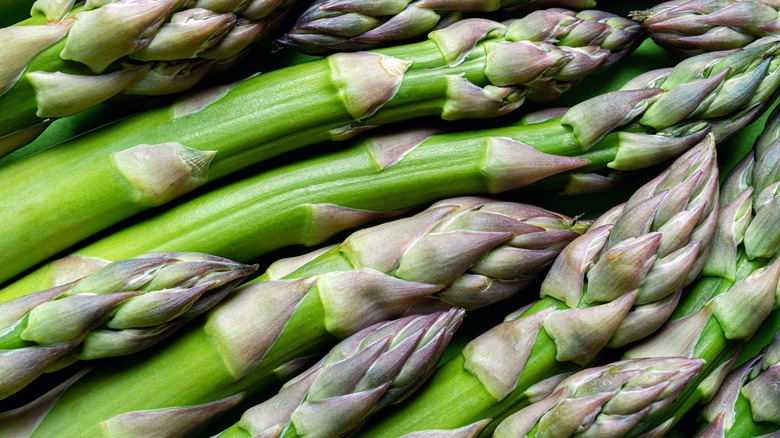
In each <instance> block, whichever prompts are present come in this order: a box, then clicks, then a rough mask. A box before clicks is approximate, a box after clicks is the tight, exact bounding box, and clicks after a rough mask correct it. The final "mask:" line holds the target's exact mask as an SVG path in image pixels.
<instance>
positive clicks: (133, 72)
mask: <svg viewBox="0 0 780 438" xmlns="http://www.w3.org/2000/svg"><path fill="white" fill-rule="evenodd" d="M294 3H295V2H294V0H251V1H223V2H210V1H208V0H201V1H193V2H191V3H189V2H182V1H179V0H119V1H114V2H108V1H99V0H98V1H96V0H87V1H86V2H80V3H79V4H78V5H76V2H75V0H70V1H68V0H65V1H62V0H38V1H36V2H35V4H34V5H33V8H32V12H33V16H32V17H31V18H29V19H27V20H24V21H22V22H20V23H18V24H17V25H15V26H10V27H5V28H2V29H0V58H2V59H3V61H4V62H3V64H2V66H0V156H2V155H5V154H7V153H9V152H11V151H13V150H14V149H16V148H18V147H20V146H23V145H25V144H27V143H29V142H30V141H31V140H32V139H34V138H35V137H36V136H37V135H38V134H39V133H40V132H41V131H42V130H43V129H45V127H46V125H47V124H48V122H50V121H51V119H54V118H58V117H65V116H70V115H73V114H76V113H78V112H80V111H83V110H85V109H87V108H89V107H91V106H93V105H96V104H98V103H100V102H103V101H106V100H107V99H110V98H112V97H114V96H117V95H120V94H121V95H142V96H156V95H162V94H172V93H179V92H182V91H184V90H186V89H188V88H191V87H192V86H193V85H195V84H196V83H197V82H198V81H200V80H201V79H202V78H203V77H204V76H205V75H206V74H207V73H209V72H210V71H215V72H216V71H220V70H224V69H226V68H229V67H231V66H232V65H234V64H236V63H238V61H239V60H240V59H241V58H242V57H245V56H246V54H247V53H248V51H249V47H250V46H251V45H252V44H254V43H256V42H258V41H260V40H262V39H264V38H266V37H267V36H268V35H269V34H270V33H271V32H273V31H274V30H275V29H276V28H277V27H278V26H279V25H280V24H281V21H282V19H283V18H284V17H285V15H286V14H287V13H288V12H289V11H290V10H291V9H292V6H293V5H294ZM109 29H110V30H109Z"/></svg>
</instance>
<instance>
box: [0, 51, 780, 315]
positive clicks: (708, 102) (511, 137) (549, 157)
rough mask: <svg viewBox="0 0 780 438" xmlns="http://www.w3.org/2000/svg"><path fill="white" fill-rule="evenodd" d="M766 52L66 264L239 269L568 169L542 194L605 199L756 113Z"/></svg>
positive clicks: (156, 229)
mask: <svg viewBox="0 0 780 438" xmlns="http://www.w3.org/2000/svg"><path fill="white" fill-rule="evenodd" d="M776 51H777V47H775V46H764V47H762V48H755V49H749V50H745V51H739V52H736V53H731V54H721V55H720V56H716V55H711V56H710V57H707V58H705V57H702V58H694V59H691V60H689V61H686V62H684V63H681V64H680V65H679V66H678V67H675V68H674V69H672V70H671V71H669V70H659V71H655V72H653V73H649V74H648V75H647V76H643V77H640V78H638V79H637V81H634V82H633V83H630V84H628V85H629V86H631V87H633V89H631V90H629V89H626V90H623V91H617V92H611V93H607V94H604V95H601V96H598V97H596V98H593V99H590V100H587V101H585V102H582V103H581V104H578V105H576V106H574V107H572V108H571V109H569V110H562V111H560V112H556V113H550V112H544V111H543V112H540V113H534V114H530V115H528V116H527V117H526V118H524V119H523V120H521V121H520V122H519V123H516V124H514V125H510V126H506V127H503V128H495V129H486V130H481V131H471V132H461V133H449V134H436V132H437V130H435V129H415V130H410V131H407V132H403V133H399V134H394V135H387V134H385V135H381V136H375V137H369V138H368V139H366V140H364V141H362V142H360V143H358V144H356V145H354V146H353V147H352V148H351V149H348V150H346V151H344V152H340V153H334V154H330V155H325V156H323V157H321V158H317V159H312V160H309V161H306V162H302V163H297V164H294V165H289V166H286V167H283V168H281V169H278V170H274V171H271V172H267V173H265V174H261V175H258V176H255V177H251V178H248V179H246V180H244V181H241V182H238V183H234V184H232V185H229V186H226V187H223V188H220V189H217V190H214V191H211V192H209V193H207V194H205V195H202V196H200V197H198V198H195V199H192V200H190V201H188V202H186V203H182V204H180V205H178V206H176V207H174V208H171V209H170V210H167V211H165V212H163V213H161V214H159V215H157V216H155V217H153V218H150V219H148V220H146V221H143V222H140V223H138V224H137V225H133V226H130V227H128V228H125V229H124V230H122V231H119V232H117V233H114V234H112V235H110V236H108V237H106V238H103V239H101V240H99V241H97V242H96V243H94V244H91V245H89V246H87V247H85V248H81V249H80V250H78V251H77V252H76V253H75V254H74V255H77V256H79V257H84V256H87V257H100V258H106V259H109V260H117V259H120V258H128V257H134V256H136V255H138V254H142V253H144V252H150V251H171V250H177V251H178V250H187V251H200V252H206V253H212V254H219V255H221V256H223V257H228V258H231V259H233V260H240V261H250V260H253V259H255V258H257V257H259V256H260V255H262V254H263V253H264V252H267V251H269V250H272V249H276V248H279V247H281V246H284V245H290V244H305V245H312V244H316V243H318V242H321V241H323V240H325V239H326V238H328V237H330V236H331V235H332V234H334V233H336V232H338V231H341V230H344V229H346V228H349V227H354V226H357V225H359V224H361V223H364V222H366V221H368V220H371V219H376V218H378V217H382V215H387V214H390V213H391V212H392V211H394V210H396V211H397V210H401V209H405V208H410V207H412V206H415V205H420V204H424V203H428V202H434V201H435V200H437V199H442V198H445V197H448V196H458V195H467V194H477V193H486V192H487V193H498V192H502V191H506V190H511V189H515V188H518V187H522V186H525V185H527V184H529V183H532V182H534V181H538V180H539V179H540V178H543V177H547V176H549V175H554V174H556V173H560V172H564V171H567V170H571V169H576V170H575V172H577V173H576V174H575V175H573V176H566V177H561V178H559V179H557V180H555V181H553V180H552V179H548V180H547V181H546V183H547V184H549V185H553V184H554V185H555V186H556V187H559V188H562V189H563V190H564V191H565V192H567V193H580V192H585V191H588V190H591V189H593V187H598V186H601V185H607V186H609V185H610V180H609V178H608V177H605V176H603V175H601V174H600V173H603V172H604V170H605V169H615V170H620V171H628V170H634V169H641V168H645V167H647V166H651V165H654V164H658V163H660V162H663V161H664V160H668V159H670V158H673V157H675V156H677V155H678V154H681V153H682V152H684V151H685V150H687V149H689V148H691V147H692V146H693V145H695V144H697V143H698V142H700V141H701V140H702V139H703V138H704V136H705V134H706V133H707V132H709V131H712V132H713V134H714V135H715V136H716V139H717V140H718V141H720V140H723V139H725V138H726V137H728V136H729V135H730V134H732V133H734V132H736V131H737V130H739V129H740V128H742V127H743V126H745V125H747V124H748V123H749V122H750V121H752V120H753V119H754V118H755V117H756V116H757V115H759V114H761V112H762V111H763V108H764V107H765V104H766V102H767V101H768V100H769V98H770V96H772V95H773V94H774V93H775V91H776V89H777V87H778V83H780V72H778V71H777V63H778V60H777V59H776ZM655 87H660V88H655ZM743 90H747V92H748V93H747V94H743ZM746 95H747V96H750V98H749V99H745V98H744V96H746ZM562 113H563V115H562ZM593 114H598V115H599V117H598V118H594V117H593ZM661 116H663V117H661ZM596 120H600V121H601V122H602V123H603V124H598V123H596ZM434 134H436V135H434ZM540 153H541V154H540ZM564 157H572V158H574V159H571V158H564ZM576 158H581V159H586V160H588V161H589V162H590V164H589V165H587V164H588V163H587V162H585V161H582V160H581V159H576ZM531 162H533V163H535V164H534V166H531V167H528V166H527V164H528V163H531ZM421 169H424V171H421ZM0 173H1V172H0ZM376 193H382V196H381V197H377V196H375V194H376ZM380 198H381V199H380ZM388 210H389V211H390V212H388ZM382 212H385V213H382ZM48 269H49V268H46V269H42V270H40V271H38V273H37V274H35V275H32V276H28V277H27V278H25V279H23V280H22V281H18V282H17V283H15V284H12V285H11V286H9V287H7V288H6V289H4V290H3V291H0V301H6V300H8V299H10V298H12V297H16V296H20V295H23V294H25V293H27V292H28V291H30V290H33V289H35V288H43V287H50V286H51V284H50V283H49V282H48V280H47V279H46V278H45V277H46V276H47V274H46V272H47V270H48Z"/></svg>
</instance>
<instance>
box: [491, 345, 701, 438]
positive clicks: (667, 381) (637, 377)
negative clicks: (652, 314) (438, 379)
mask: <svg viewBox="0 0 780 438" xmlns="http://www.w3.org/2000/svg"><path fill="white" fill-rule="evenodd" d="M702 365H704V361H703V360H701V359H687V358H657V359H655V358H647V359H633V360H625V361H620V362H614V363H611V364H608V365H603V366H599V367H594V368H587V369H585V370H583V371H580V372H578V373H575V374H573V375H571V376H569V377H566V378H565V379H564V380H563V381H562V382H561V383H559V384H558V385H557V386H556V387H555V390H554V392H553V393H552V394H551V395H549V396H548V397H546V398H544V399H543V400H541V401H538V402H535V403H533V404H531V405H529V406H528V407H525V408H523V409H522V410H520V411H518V412H517V413H515V414H512V415H511V416H509V417H507V418H506V419H505V420H504V421H502V422H501V424H499V425H498V427H497V428H496V430H495V433H494V434H493V436H494V437H495V438H511V437H521V436H522V437H556V438H565V437H573V436H577V437H583V438H585V437H600V438H618V437H622V436H625V435H626V434H627V433H628V432H630V430H631V429H632V428H633V427H634V426H635V425H637V424H639V423H641V422H642V420H643V419H644V418H645V417H647V416H650V415H652V414H653V413H654V412H656V411H657V410H659V409H660V408H662V407H663V406H666V405H667V404H669V403H671V402H672V401H673V400H674V398H675V397H677V396H678V395H679V394H680V392H681V391H682V390H683V388H685V385H686V384H687V383H688V382H689V381H690V380H691V379H692V378H693V377H694V376H695V375H696V374H697V373H698V372H699V370H701V367H702Z"/></svg>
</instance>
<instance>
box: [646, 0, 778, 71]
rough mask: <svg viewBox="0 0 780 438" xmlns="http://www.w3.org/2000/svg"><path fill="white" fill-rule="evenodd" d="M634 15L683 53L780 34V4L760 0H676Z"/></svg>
mask: <svg viewBox="0 0 780 438" xmlns="http://www.w3.org/2000/svg"><path fill="white" fill-rule="evenodd" d="M631 17H632V18H633V19H634V20H635V21H637V22H640V23H642V29H644V30H645V32H647V34H648V35H650V37H651V38H652V39H653V41H655V42H656V43H657V44H658V45H659V46H662V47H664V48H666V49H668V50H670V51H672V52H674V53H676V54H678V55H680V56H686V57H687V56H692V55H698V54H701V53H707V52H714V51H719V50H729V49H736V48H740V47H745V46H747V45H748V44H751V43H753V42H754V41H755V40H757V39H760V38H764V37H772V38H775V37H777V36H778V35H780V5H778V4H777V3H776V2H771V1H760V0H738V1H734V0H672V1H667V2H663V3H660V4H658V5H656V6H654V7H652V8H650V9H646V10H642V11H634V12H632V13H631Z"/></svg>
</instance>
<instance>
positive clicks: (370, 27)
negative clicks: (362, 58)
mask: <svg viewBox="0 0 780 438" xmlns="http://www.w3.org/2000/svg"><path fill="white" fill-rule="evenodd" d="M534 3H536V2H534V1H530V2H529V1H528V0H504V1H500V2H496V1H485V0H482V1H478V2H469V3H463V2H458V1H456V0H449V1H429V0H418V1H401V2H397V1H387V0H385V1H380V2H376V1H373V2H371V1H365V0H358V1H342V0H318V1H315V2H314V3H313V4H312V5H311V6H310V7H309V9H307V10H306V11H305V12H304V13H303V14H302V15H301V16H300V17H299V18H298V20H297V21H296V22H295V25H294V26H293V27H292V28H291V29H290V30H289V31H288V32H287V33H286V34H285V35H284V37H282V38H280V39H279V40H278V42H279V44H281V45H282V46H285V47H290V48H292V49H295V50H297V51H299V52H303V53H309V54H326V53H333V52H336V51H342V52H343V51H348V52H352V51H357V50H369V49H372V48H376V47H380V46H382V45H387V44H388V43H391V42H394V41H398V40H406V39H411V38H414V37H416V36H418V35H422V34H424V33H425V32H428V31H430V30H432V29H433V28H434V27H436V26H441V25H443V23H448V22H450V21H454V20H458V19H459V17H460V12H492V11H494V10H497V9H499V8H509V7H511V6H517V5H519V4H525V5H533V4H534ZM560 3H574V4H564V5H561V6H564V7H568V8H575V9H576V8H579V9H591V8H593V7H595V2H592V1H587V0H585V1H577V0H575V1H569V2H566V1H562V2H560ZM523 21H525V22H526V23H527V24H526V25H525V26H524V28H523V29H522V33H525V34H527V35H533V34H534V33H536V32H538V31H539V30H542V32H545V33H546V35H545V37H546V38H545V39H558V40H561V41H565V40H567V39H569V38H573V39H575V40H576V39H577V38H582V37H585V38H588V39H590V40H592V38H593V35H598V34H600V33H602V32H603V33H604V37H605V38H606V37H607V36H609V39H610V40H611V42H613V43H614V46H610V45H609V43H607V44H606V45H604V43H601V44H602V47H605V48H608V49H610V50H615V49H617V50H623V49H624V48H627V47H630V46H626V45H625V41H623V39H624V38H628V39H630V40H635V38H634V36H633V34H634V32H635V31H636V30H635V26H637V24H636V23H632V22H631V21H630V20H625V19H623V18H621V17H618V16H617V15H615V14H611V13H608V12H601V11H594V10H589V11H584V12H581V13H579V14H578V13H576V12H574V11H568V10H565V9H562V10H556V9H550V10H543V11H536V12H532V13H531V14H529V16H528V17H526V18H525V19H524V20H523ZM551 23H555V26H554V27H552V26H550V24H551ZM607 23H609V24H607ZM540 27H542V28H543V29H539V28H540ZM610 27H611V28H612V29H610ZM621 28H625V29H626V31H625V32H620V31H619V30H620V29H621ZM613 29H614V30H613ZM605 43H606V41H605Z"/></svg>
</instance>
